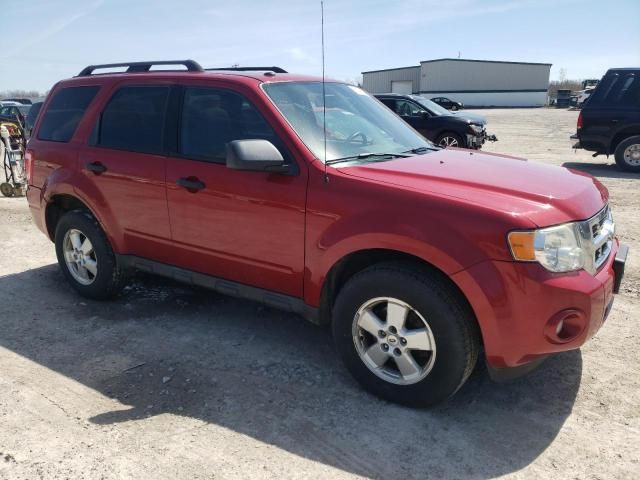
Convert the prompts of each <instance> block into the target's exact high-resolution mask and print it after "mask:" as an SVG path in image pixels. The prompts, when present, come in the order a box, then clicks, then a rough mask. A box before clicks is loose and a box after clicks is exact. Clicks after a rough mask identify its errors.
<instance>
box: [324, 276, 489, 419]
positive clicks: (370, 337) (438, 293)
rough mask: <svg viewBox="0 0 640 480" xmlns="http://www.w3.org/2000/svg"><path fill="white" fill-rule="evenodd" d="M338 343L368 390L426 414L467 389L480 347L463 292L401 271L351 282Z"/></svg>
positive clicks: (343, 298)
mask: <svg viewBox="0 0 640 480" xmlns="http://www.w3.org/2000/svg"><path fill="white" fill-rule="evenodd" d="M333 335H334V341H335V344H336V347H337V350H338V352H339V354H340V356H341V357H342V359H343V361H344V363H345V365H346V367H347V369H348V370H349V371H350V372H351V374H352V375H353V376H354V377H355V379H356V380H357V381H358V382H359V383H360V384H362V385H363V386H364V388H366V389H367V390H369V391H371V392H372V393H374V394H376V395H378V396H380V397H382V398H385V399H387V400H389V401H392V402H396V403H401V404H404V405H409V406H420V407H425V406H431V405H434V404H436V403H439V402H441V401H443V400H445V399H446V398H448V397H450V396H451V395H453V394H454V393H455V392H456V391H457V390H458V389H459V388H460V387H461V386H462V385H463V384H464V382H465V381H466V380H467V378H468V377H469V375H470V374H471V372H472V370H473V367H474V366H475V363H476V360H477V357H478V350H479V343H480V342H479V335H478V333H477V327H476V323H475V319H474V317H473V315H472V314H471V312H470V311H469V308H468V306H467V305H466V303H465V302H464V301H463V300H462V299H461V298H460V296H459V294H458V292H456V291H454V290H453V288H452V287H451V286H450V285H448V284H447V282H446V281H445V280H443V279H442V278H440V277H439V275H437V274H434V273H431V272H427V271H424V270H416V269H414V268H413V267H412V266H410V265H404V264H395V263H386V264H380V265H376V266H373V267H370V268H368V269H366V270H364V271H362V272H360V273H358V274H356V275H355V276H354V277H353V278H352V279H351V280H349V282H348V283H347V284H346V285H345V286H344V288H343V289H342V290H341V291H340V294H339V295H338V298H337V300H336V303H335V306H334V311H333Z"/></svg>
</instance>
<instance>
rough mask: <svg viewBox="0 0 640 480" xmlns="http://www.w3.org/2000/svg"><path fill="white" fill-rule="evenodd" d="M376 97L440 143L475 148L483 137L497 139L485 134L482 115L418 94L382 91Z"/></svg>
mask: <svg viewBox="0 0 640 480" xmlns="http://www.w3.org/2000/svg"><path fill="white" fill-rule="evenodd" d="M375 97H376V98H377V99H378V100H380V101H381V102H382V103H384V104H385V105H386V106H387V107H389V108H390V109H391V110H393V111H394V112H395V113H396V114H397V115H399V116H400V118H402V119H403V120H404V121H405V122H407V123H408V124H409V125H411V126H412V127H413V128H415V129H416V130H417V131H418V132H420V133H421V134H422V135H423V136H424V137H426V138H427V139H429V140H431V141H432V142H434V143H435V144H437V145H440V146H441V147H458V148H474V149H478V148H480V147H482V145H483V144H484V142H485V141H486V140H490V141H496V140H497V139H496V137H495V135H488V134H487V131H486V129H485V127H486V124H487V120H486V119H485V118H484V117H483V116H481V115H474V114H472V113H467V112H458V113H457V112H450V111H449V110H447V109H446V108H444V107H441V106H440V105H438V104H437V103H435V102H432V101H431V100H428V99H426V98H424V97H420V96H418V95H401V94H395V93H385V94H379V95H375Z"/></svg>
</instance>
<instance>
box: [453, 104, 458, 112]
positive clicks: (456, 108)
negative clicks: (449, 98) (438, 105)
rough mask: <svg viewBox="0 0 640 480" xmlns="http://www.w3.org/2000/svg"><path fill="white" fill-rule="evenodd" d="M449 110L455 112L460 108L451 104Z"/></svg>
mask: <svg viewBox="0 0 640 480" xmlns="http://www.w3.org/2000/svg"><path fill="white" fill-rule="evenodd" d="M451 110H452V111H454V112H457V111H458V110H460V109H459V108H458V106H457V105H452V106H451Z"/></svg>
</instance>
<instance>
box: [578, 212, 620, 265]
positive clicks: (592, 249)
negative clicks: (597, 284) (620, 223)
mask: <svg viewBox="0 0 640 480" xmlns="http://www.w3.org/2000/svg"><path fill="white" fill-rule="evenodd" d="M583 227H584V228H581V229H580V230H581V231H582V232H588V233H587V235H583V240H585V242H584V243H583V245H584V246H585V247H586V249H587V251H589V253H590V257H591V258H590V259H589V260H590V261H591V265H587V270H588V271H590V272H591V273H595V272H596V271H597V270H598V269H599V268H600V267H601V266H602V264H603V263H605V262H606V261H607V259H608V258H609V255H610V254H611V246H612V245H613V236H614V232H615V225H614V223H613V218H612V217H611V212H610V210H609V205H606V206H605V207H604V208H603V209H602V210H600V211H599V212H598V213H596V214H595V215H594V216H593V217H591V218H590V219H589V220H586V221H585V222H584V226H583ZM585 236H586V237H587V238H584V237H585Z"/></svg>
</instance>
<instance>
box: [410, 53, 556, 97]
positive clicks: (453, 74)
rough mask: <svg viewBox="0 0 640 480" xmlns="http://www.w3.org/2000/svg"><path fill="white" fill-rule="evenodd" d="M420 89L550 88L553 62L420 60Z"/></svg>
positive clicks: (440, 90) (431, 90) (447, 90)
mask: <svg viewBox="0 0 640 480" xmlns="http://www.w3.org/2000/svg"><path fill="white" fill-rule="evenodd" d="M420 65H421V74H422V75H421V79H420V91H421V92H451V91H478V90H485V91H499V90H511V91H513V90H520V91H522V90H547V88H548V87H549V71H550V68H551V66H550V65H543V64H540V65H538V64H525V63H501V62H485V61H482V62H479V61H465V60H439V61H433V62H421V64H420Z"/></svg>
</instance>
